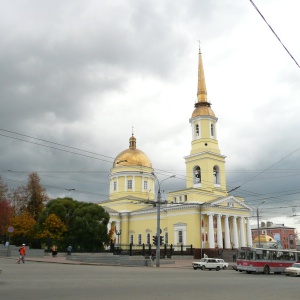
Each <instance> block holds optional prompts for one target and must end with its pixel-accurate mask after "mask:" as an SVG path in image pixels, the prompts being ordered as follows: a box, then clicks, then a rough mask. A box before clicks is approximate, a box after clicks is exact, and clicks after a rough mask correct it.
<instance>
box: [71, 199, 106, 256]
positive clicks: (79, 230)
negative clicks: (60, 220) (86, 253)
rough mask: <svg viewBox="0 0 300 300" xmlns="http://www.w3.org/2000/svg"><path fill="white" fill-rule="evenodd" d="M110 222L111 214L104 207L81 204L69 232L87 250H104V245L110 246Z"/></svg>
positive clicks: (75, 212)
mask: <svg viewBox="0 0 300 300" xmlns="http://www.w3.org/2000/svg"><path fill="white" fill-rule="evenodd" d="M108 221H109V214H108V213H107V212H105V211H104V209H103V207H101V206H99V205H97V204H92V203H80V205H79V206H78V207H77V209H76V210H75V211H74V220H73V223H72V227H71V228H69V231H70V234H71V235H72V236H74V237H75V236H76V239H77V242H78V243H79V244H80V245H83V246H84V248H85V249H86V250H91V251H93V250H96V249H103V243H104V244H109V236H108V233H107V223H108Z"/></svg>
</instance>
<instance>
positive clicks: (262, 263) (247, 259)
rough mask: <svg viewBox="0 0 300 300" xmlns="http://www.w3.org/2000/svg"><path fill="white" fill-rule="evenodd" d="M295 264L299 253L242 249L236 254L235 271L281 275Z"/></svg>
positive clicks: (265, 249)
mask: <svg viewBox="0 0 300 300" xmlns="http://www.w3.org/2000/svg"><path fill="white" fill-rule="evenodd" d="M295 262H300V251H296V250H287V249H267V248H250V247H242V248H240V249H239V250H238V252H237V260H236V270H237V271H240V272H243V271H246V272H247V273H248V274H250V273H252V272H256V273H264V274H270V273H275V274H281V273H283V272H284V270H285V268H288V267H290V266H291V265H292V264H293V263H295Z"/></svg>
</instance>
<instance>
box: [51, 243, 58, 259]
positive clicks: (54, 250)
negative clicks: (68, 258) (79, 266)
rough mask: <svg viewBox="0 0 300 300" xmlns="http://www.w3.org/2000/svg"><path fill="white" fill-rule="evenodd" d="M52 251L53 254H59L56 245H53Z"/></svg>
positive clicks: (54, 255)
mask: <svg viewBox="0 0 300 300" xmlns="http://www.w3.org/2000/svg"><path fill="white" fill-rule="evenodd" d="M51 251H52V256H53V257H56V255H57V247H56V246H55V245H53V246H52V248H51Z"/></svg>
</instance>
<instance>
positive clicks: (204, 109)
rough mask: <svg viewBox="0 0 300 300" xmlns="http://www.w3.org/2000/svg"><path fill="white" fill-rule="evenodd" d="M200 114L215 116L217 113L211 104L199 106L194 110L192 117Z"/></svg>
mask: <svg viewBox="0 0 300 300" xmlns="http://www.w3.org/2000/svg"><path fill="white" fill-rule="evenodd" d="M199 116H212V117H215V113H214V111H213V110H212V109H211V108H210V107H209V106H197V107H196V108H195V109H194V111H193V114H192V118H195V117H199Z"/></svg>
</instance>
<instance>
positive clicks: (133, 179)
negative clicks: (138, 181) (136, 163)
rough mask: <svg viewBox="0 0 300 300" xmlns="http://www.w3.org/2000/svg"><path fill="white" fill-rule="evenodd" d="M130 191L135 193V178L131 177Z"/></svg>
mask: <svg viewBox="0 0 300 300" xmlns="http://www.w3.org/2000/svg"><path fill="white" fill-rule="evenodd" d="M132 190H133V191H134V192H135V176H132Z"/></svg>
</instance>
